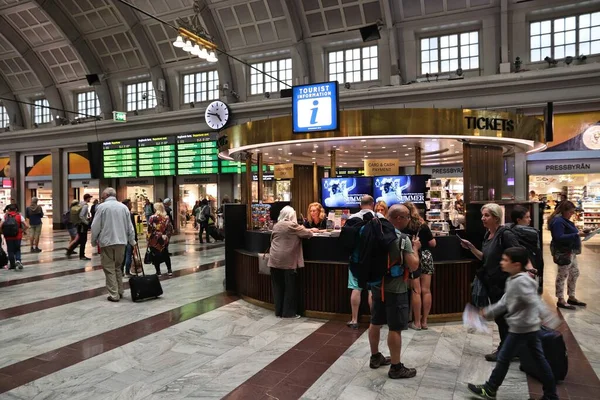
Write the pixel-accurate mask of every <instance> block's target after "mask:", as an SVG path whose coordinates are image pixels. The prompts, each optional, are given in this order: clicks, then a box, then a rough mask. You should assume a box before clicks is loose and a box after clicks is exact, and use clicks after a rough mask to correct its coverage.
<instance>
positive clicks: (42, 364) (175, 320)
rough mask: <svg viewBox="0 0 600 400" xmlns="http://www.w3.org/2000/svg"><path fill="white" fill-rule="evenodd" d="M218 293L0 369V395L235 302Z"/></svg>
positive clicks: (229, 296) (231, 297) (230, 297)
mask: <svg viewBox="0 0 600 400" xmlns="http://www.w3.org/2000/svg"><path fill="white" fill-rule="evenodd" d="M237 300H238V297H236V296H231V295H228V294H226V293H220V294H217V295H214V296H211V297H207V298H205V299H202V300H198V301H194V302H192V303H188V304H185V305H183V306H180V307H177V308H174V309H172V310H169V311H165V312H163V313H160V314H157V315H154V316H152V317H149V318H146V319H143V320H141V321H137V322H134V323H131V324H128V325H125V326H122V327H119V328H116V329H113V330H110V331H107V332H104V333H101V334H99V335H96V336H92V337H89V338H87V339H84V340H80V341H78V342H75V343H71V344H70V345H68V346H65V347H61V348H58V349H55V350H52V351H49V352H47V353H44V354H40V355H38V356H36V357H33V358H29V359H27V360H24V361H21V362H18V363H15V364H12V365H8V366H6V367H4V368H1V369H0V394H1V393H6V392H8V391H10V390H12V389H15V388H17V387H19V386H22V385H25V384H27V383H30V382H33V381H34V380H36V379H39V378H43V377H44V376H47V375H50V374H53V373H55V372H57V371H60V370H62V369H64V368H67V367H70V366H72V365H75V364H77V363H80V362H82V361H85V360H87V359H90V358H92V357H95V356H97V355H100V354H103V353H106V352H107V351H110V350H113V349H116V348H118V347H121V346H124V345H126V344H128V343H131V342H134V341H136V340H138V339H140V338H142V337H144V336H147V335H150V334H152V333H156V332H158V331H161V330H163V329H166V328H169V327H171V326H173V325H177V324H179V323H181V322H184V321H187V320H189V319H191V318H194V317H197V316H199V315H202V314H205V313H208V312H210V311H213V310H216V309H217V308H219V307H222V306H224V305H227V304H229V303H232V302H234V301H237Z"/></svg>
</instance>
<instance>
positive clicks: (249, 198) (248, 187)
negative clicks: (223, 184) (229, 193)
mask: <svg viewBox="0 0 600 400" xmlns="http://www.w3.org/2000/svg"><path fill="white" fill-rule="evenodd" d="M244 193H246V196H245V197H246V227H247V228H248V229H252V153H246V182H244Z"/></svg>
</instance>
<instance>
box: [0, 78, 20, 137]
mask: <svg viewBox="0 0 600 400" xmlns="http://www.w3.org/2000/svg"><path fill="white" fill-rule="evenodd" d="M0 97H4V98H7V99H9V100H13V101H2V100H0V103H2V105H3V106H4V107H5V108H6V114H8V119H9V126H10V129H11V130H13V131H15V130H20V129H23V128H24V125H23V113H22V112H21V108H20V107H19V103H17V98H16V97H15V95H14V93H13V91H12V89H11V88H10V86H9V85H8V83H6V80H5V79H4V76H3V75H2V73H1V72H0Z"/></svg>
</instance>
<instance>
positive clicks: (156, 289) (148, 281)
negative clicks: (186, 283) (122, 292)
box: [129, 246, 163, 301]
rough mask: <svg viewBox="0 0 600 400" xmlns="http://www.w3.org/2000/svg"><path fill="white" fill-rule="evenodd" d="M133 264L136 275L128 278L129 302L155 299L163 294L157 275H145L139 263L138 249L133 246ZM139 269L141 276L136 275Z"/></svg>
mask: <svg viewBox="0 0 600 400" xmlns="http://www.w3.org/2000/svg"><path fill="white" fill-rule="evenodd" d="M133 262H134V264H135V271H136V275H135V276H132V277H131V278H129V289H131V300H133V301H140V300H147V299H156V298H158V297H159V296H161V295H162V294H163V290H162V286H161V285H160V280H159V279H158V276H157V275H146V274H145V273H144V266H143V265H142V262H141V256H140V249H139V248H138V247H137V246H135V249H134V256H133ZM139 269H141V270H142V275H137V271H138V270H139Z"/></svg>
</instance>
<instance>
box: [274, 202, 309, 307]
mask: <svg viewBox="0 0 600 400" xmlns="http://www.w3.org/2000/svg"><path fill="white" fill-rule="evenodd" d="M312 236H313V233H312V232H311V231H310V230H308V229H306V228H305V227H303V226H302V225H298V218H297V216H296V211H294V209H293V208H292V207H290V206H285V207H283V209H282V210H281V212H280V213H279V218H278V219H277V223H276V224H275V226H274V227H273V234H272V236H271V249H270V251H269V254H270V256H269V267H270V268H271V283H272V285H273V298H274V301H275V315H276V316H277V317H281V318H300V316H299V315H297V311H298V304H297V300H298V294H297V288H296V277H297V272H296V269H297V268H302V267H304V255H303V253H302V239H304V238H306V239H309V238H311V237H312Z"/></svg>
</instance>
